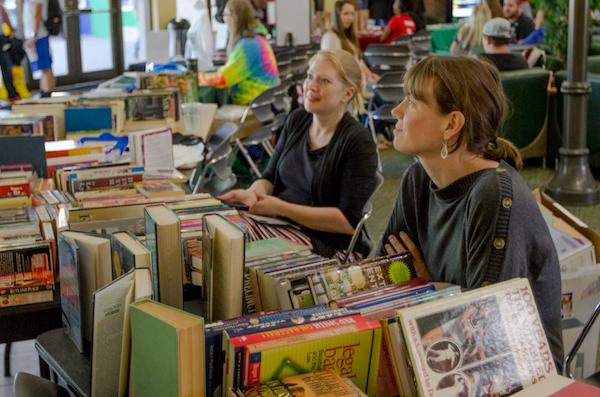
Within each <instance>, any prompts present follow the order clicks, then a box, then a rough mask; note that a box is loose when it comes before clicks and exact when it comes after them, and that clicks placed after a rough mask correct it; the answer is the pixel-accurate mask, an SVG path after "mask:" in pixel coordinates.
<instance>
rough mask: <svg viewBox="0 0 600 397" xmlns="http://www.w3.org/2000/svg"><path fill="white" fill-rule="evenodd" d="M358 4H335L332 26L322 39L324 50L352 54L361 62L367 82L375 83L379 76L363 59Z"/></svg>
mask: <svg viewBox="0 0 600 397" xmlns="http://www.w3.org/2000/svg"><path fill="white" fill-rule="evenodd" d="M355 21H356V2H355V1H353V0H339V1H336V2H335V6H334V13H333V19H332V26H331V29H330V30H329V31H327V32H326V33H325V34H324V35H323V37H321V49H322V50H344V51H347V52H349V53H350V54H352V55H353V56H354V57H355V58H356V59H357V60H358V62H359V64H360V68H361V70H362V72H363V76H364V78H365V80H366V81H368V82H370V83H375V82H377V80H379V76H378V75H377V74H375V73H373V72H371V70H370V69H369V68H368V67H367V65H366V64H365V62H364V61H363V59H362V54H361V52H360V45H359V43H358V32H357V28H356V24H355Z"/></svg>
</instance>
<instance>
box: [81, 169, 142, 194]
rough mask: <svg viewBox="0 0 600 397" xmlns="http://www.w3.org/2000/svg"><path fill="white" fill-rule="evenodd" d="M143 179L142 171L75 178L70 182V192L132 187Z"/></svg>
mask: <svg viewBox="0 0 600 397" xmlns="http://www.w3.org/2000/svg"><path fill="white" fill-rule="evenodd" d="M143 179H144V174H143V173H135V174H125V175H114V176H107V177H103V178H95V179H83V180H75V181H72V183H71V193H77V192H85V191H88V190H97V189H114V188H133V187H134V186H133V185H134V183H136V182H141V181H142V180H143Z"/></svg>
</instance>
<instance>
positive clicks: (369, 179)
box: [263, 108, 377, 257]
mask: <svg viewBox="0 0 600 397" xmlns="http://www.w3.org/2000/svg"><path fill="white" fill-rule="evenodd" d="M312 117H313V116H312V114H311V113H308V112H307V111H306V110H304V109H303V108H300V109H297V110H295V111H294V112H292V113H291V114H290V115H289V116H288V118H287V120H286V123H285V126H284V128H283V130H282V132H281V135H280V137H279V141H278V142H277V147H276V148H275V152H274V153H273V157H271V160H270V161H269V164H268V166H267V168H266V170H265V172H264V173H263V178H264V179H267V180H268V181H270V182H271V183H273V195H274V196H277V195H278V193H280V192H281V191H282V190H283V189H284V186H283V185H282V183H281V181H280V180H279V172H278V171H279V170H278V165H279V163H280V161H281V159H282V158H283V157H285V156H286V155H287V153H288V152H289V151H290V149H291V148H293V147H294V145H296V144H298V142H299V141H300V138H301V137H302V136H303V134H308V129H309V127H310V124H311V122H312ZM376 172H377V147H376V145H375V143H374V142H373V138H372V137H371V134H370V133H369V131H368V130H367V129H365V128H364V127H363V126H361V125H360V123H359V122H358V121H357V120H356V119H354V118H353V117H352V116H351V115H350V114H349V113H346V114H345V115H344V117H343V118H342V119H341V121H340V122H339V124H338V126H337V128H336V130H335V133H334V135H333V137H332V138H331V141H330V142H329V144H328V145H327V147H326V153H325V161H324V162H323V163H322V169H321V170H318V172H315V175H314V178H313V181H312V186H311V192H312V199H313V203H314V205H315V206H317V207H336V208H339V209H340V210H341V211H342V213H343V214H344V215H345V216H346V218H347V219H348V221H349V222H350V224H351V225H352V226H354V227H356V225H357V224H358V222H359V220H360V218H361V216H362V213H363V209H364V206H365V204H366V203H367V201H368V200H369V198H370V197H371V195H372V194H373V191H374V190H375V185H376V177H375V173H376ZM307 205H310V203H307ZM304 232H305V233H306V234H307V235H308V236H309V237H310V238H311V240H312V242H313V245H314V249H315V251H316V252H317V253H319V254H320V255H323V256H328V257H331V256H333V255H334V254H335V252H336V251H339V250H343V249H345V248H347V246H348V244H349V242H350V238H351V236H350V235H345V234H337V233H327V232H321V231H316V230H311V229H308V228H304ZM355 250H356V251H358V252H360V253H362V254H368V251H369V250H370V242H369V240H368V237H367V235H366V234H365V233H363V236H361V240H359V243H358V244H357V247H356V249H355Z"/></svg>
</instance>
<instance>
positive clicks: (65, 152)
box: [46, 147, 104, 159]
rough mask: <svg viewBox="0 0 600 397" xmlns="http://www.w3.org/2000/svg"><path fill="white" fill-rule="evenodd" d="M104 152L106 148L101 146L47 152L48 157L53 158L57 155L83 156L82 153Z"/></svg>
mask: <svg viewBox="0 0 600 397" xmlns="http://www.w3.org/2000/svg"><path fill="white" fill-rule="evenodd" d="M103 152H104V149H103V148H101V147H89V148H77V149H66V150H54V151H52V152H46V158H49V159H52V158H56V157H70V156H82V155H86V154H92V153H103Z"/></svg>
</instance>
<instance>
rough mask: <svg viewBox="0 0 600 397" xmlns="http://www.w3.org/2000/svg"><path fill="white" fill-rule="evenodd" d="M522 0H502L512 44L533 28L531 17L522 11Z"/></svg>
mask: <svg viewBox="0 0 600 397" xmlns="http://www.w3.org/2000/svg"><path fill="white" fill-rule="evenodd" d="M521 4H522V0H504V7H503V10H504V16H505V17H506V19H508V20H509V21H510V27H511V38H510V42H511V43H512V44H517V43H519V42H520V41H521V40H523V39H524V38H526V37H527V36H529V35H530V34H531V32H533V31H534V30H535V23H533V19H531V18H530V17H528V16H527V15H525V14H524V13H523V8H522V6H521Z"/></svg>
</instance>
